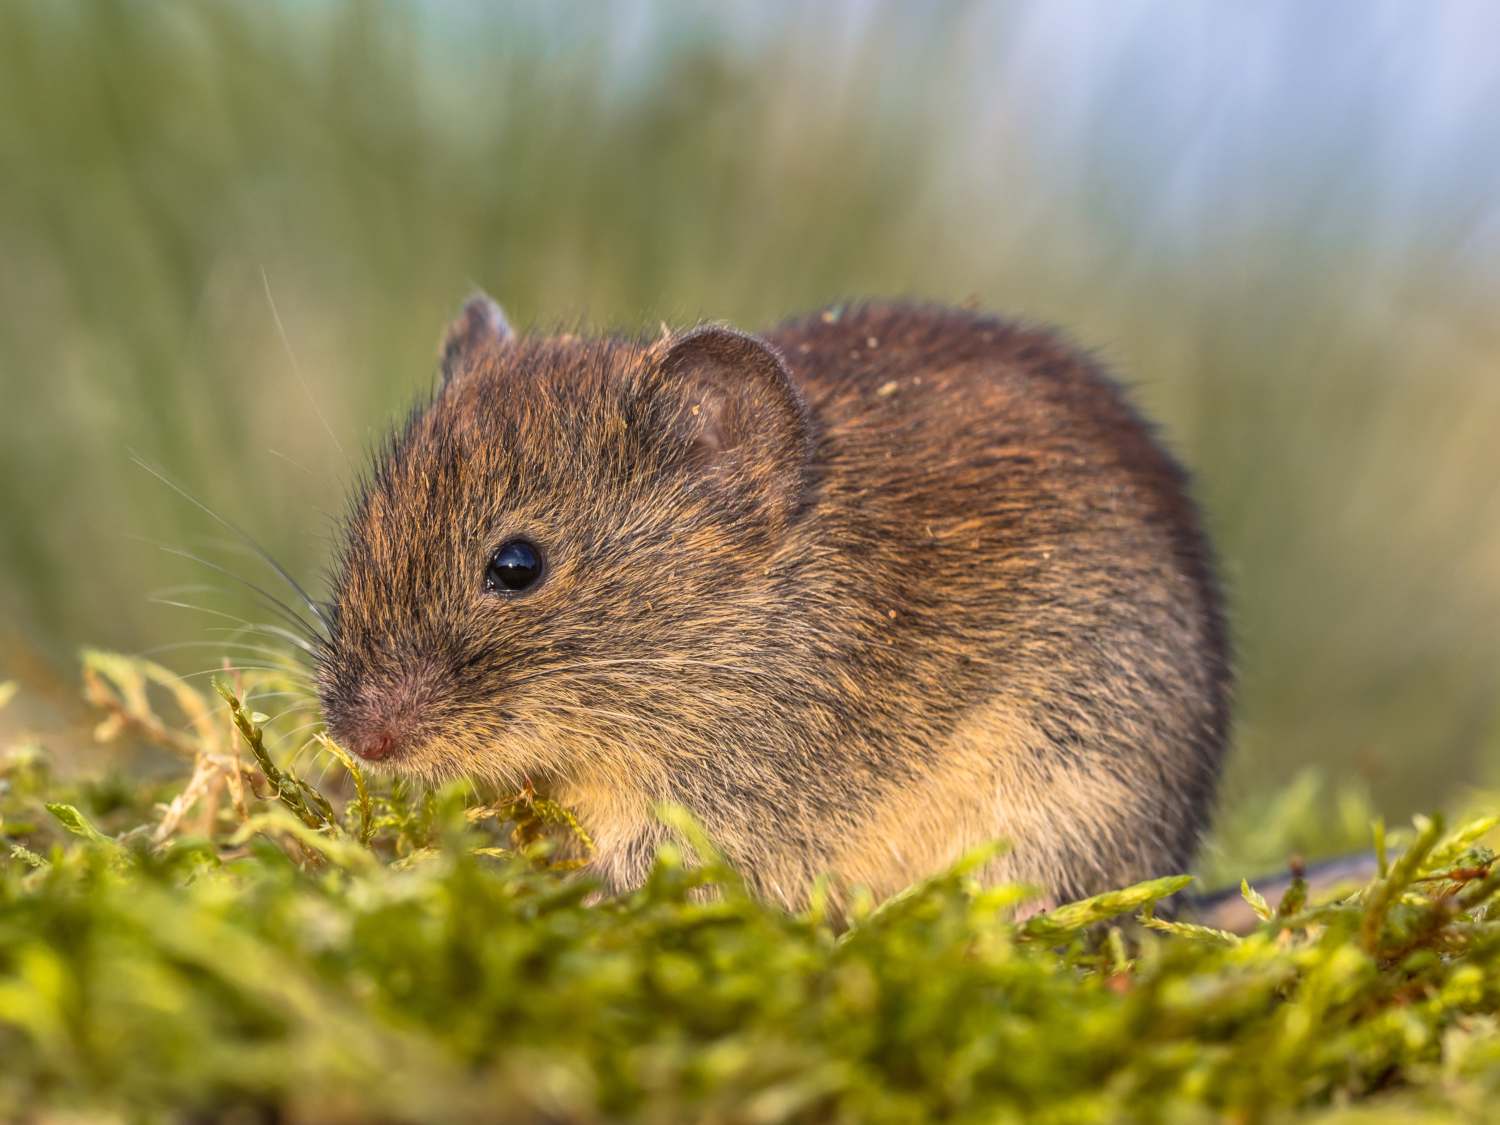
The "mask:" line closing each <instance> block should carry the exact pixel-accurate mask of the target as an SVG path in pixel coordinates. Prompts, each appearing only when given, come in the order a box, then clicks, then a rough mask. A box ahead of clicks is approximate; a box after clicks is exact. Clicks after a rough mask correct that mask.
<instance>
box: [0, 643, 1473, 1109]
mask: <svg viewBox="0 0 1500 1125" xmlns="http://www.w3.org/2000/svg"><path fill="white" fill-rule="evenodd" d="M89 668H90V694H91V696H92V697H93V698H94V700H95V701H96V702H97V703H99V704H101V706H104V707H105V710H106V711H108V712H109V715H110V718H109V719H108V720H107V722H106V726H105V731H104V733H105V734H107V735H109V736H112V737H113V736H115V735H118V734H119V733H121V732H122V731H125V730H135V731H137V732H138V733H139V732H143V731H151V730H155V731H158V732H169V733H171V735H172V738H170V739H167V740H166V742H164V743H162V745H163V746H164V747H165V748H166V749H168V750H176V751H177V752H179V753H184V754H188V755H190V757H191V764H192V771H191V775H190V777H189V778H188V779H187V780H186V781H181V780H179V782H177V783H176V784H173V785H167V786H165V787H164V788H163V789H162V790H160V791H153V790H152V789H151V788H150V787H148V786H138V787H135V788H134V789H131V788H130V787H125V788H124V789H123V791H122V789H121V787H120V786H118V785H115V786H113V787H102V786H100V785H98V784H97V783H93V784H90V783H87V782H84V781H80V780H64V779H60V778H57V777H54V776H52V774H51V773H50V772H49V769H48V766H47V759H46V755H45V752H44V751H43V750H41V749H39V748H37V747H35V746H21V747H16V748H13V749H11V750H10V751H9V752H8V754H7V756H6V757H5V758H4V760H3V766H0V770H3V773H0V778H3V786H0V817H3V820H0V833H3V836H4V844H5V848H4V856H5V858H0V1058H3V1059H4V1060H5V1061H4V1066H3V1067H0V1117H4V1118H6V1119H14V1118H19V1117H28V1116H30V1115H35V1114H44V1113H45V1114H63V1113H70V1112H78V1113H85V1114H104V1115H118V1116H121V1117H124V1118H129V1119H136V1118H145V1119H153V1118H160V1117H180V1116H184V1115H189V1114H192V1113H200V1114H206V1115H208V1116H210V1117H220V1116H226V1115H230V1114H231V1113H233V1112H251V1113H257V1112H258V1113H266V1114H272V1113H275V1114H282V1115H285V1117H286V1118H287V1119H292V1120H309V1121H330V1120H332V1121H337V1120H369V1119H372V1118H378V1119H382V1120H409V1121H431V1120H444V1121H461V1120H485V1121H492V1120H497V1119H521V1120H527V1119H546V1120H563V1121H605V1120H608V1121H616V1120H643V1121H681V1120H687V1119H708V1120H720V1121H765V1122H771V1121H804V1120H805V1121H837V1120H846V1121H913V1120H973V1121H996V1120H1000V1121H1005V1120H1043V1121H1050V1120H1055V1121H1090V1120H1118V1119H1121V1118H1150V1119H1168V1120H1218V1119H1222V1118H1223V1117H1225V1116H1226V1115H1227V1116H1228V1117H1230V1118H1231V1119H1236V1120H1255V1119H1262V1118H1277V1119H1284V1118H1285V1117H1287V1116H1298V1115H1308V1116H1319V1115H1324V1114H1327V1115H1330V1116H1331V1117H1334V1118H1341V1119H1342V1118H1347V1119H1357V1118H1359V1117H1360V1116H1362V1115H1366V1114H1368V1115H1369V1119H1371V1120H1377V1119H1379V1118H1380V1116H1381V1115H1391V1116H1392V1118H1393V1119H1395V1117H1396V1115H1399V1116H1400V1118H1401V1119H1410V1115H1414V1114H1417V1113H1419V1112H1427V1113H1431V1114H1434V1115H1437V1116H1439V1117H1443V1116H1451V1115H1453V1114H1455V1113H1458V1114H1474V1115H1478V1114H1480V1113H1481V1111H1482V1110H1483V1107H1484V1106H1485V1105H1486V1104H1488V1102H1487V1099H1489V1098H1492V1097H1493V1096H1494V1094H1496V1093H1497V1092H1500V1025H1497V1022H1496V1017H1495V1013H1496V1011H1497V1010H1500V922H1497V921H1495V920H1492V919H1491V918H1490V917H1489V914H1490V903H1491V901H1492V898H1493V896H1494V895H1495V893H1496V892H1497V891H1500V867H1494V866H1492V863H1491V861H1492V858H1493V857H1492V856H1491V853H1490V852H1488V851H1487V850H1485V849H1484V848H1483V846H1482V845H1481V844H1480V842H1479V840H1480V837H1481V836H1482V835H1483V834H1484V833H1485V832H1487V831H1488V830H1489V829H1491V828H1493V821H1475V822H1474V823H1472V824H1465V825H1463V826H1461V827H1459V828H1458V829H1456V830H1448V829H1445V828H1444V827H1443V825H1442V822H1441V821H1439V820H1438V819H1436V818H1434V819H1431V820H1426V821H1422V822H1419V824H1418V826H1417V829H1416V832H1415V835H1414V836H1408V837H1407V838H1406V839H1405V840H1404V841H1402V840H1396V841H1395V845H1396V848H1397V849H1399V853H1398V854H1394V858H1393V859H1392V861H1391V862H1390V863H1389V865H1388V867H1387V869H1386V871H1385V874H1384V875H1383V876H1381V877H1380V878H1379V879H1377V880H1376V881H1375V882H1373V883H1372V884H1371V885H1370V886H1368V887H1366V888H1365V889H1364V890H1363V891H1362V892H1361V893H1359V894H1357V895H1354V896H1351V897H1349V898H1347V899H1345V900H1342V901H1338V902H1335V903H1316V902H1315V903H1313V904H1312V905H1310V906H1306V907H1303V908H1301V909H1299V910H1297V911H1296V912H1294V913H1292V914H1290V915H1285V914H1281V915H1278V914H1277V913H1276V906H1275V904H1272V903H1263V904H1259V905H1260V910H1259V913H1261V914H1262V915H1264V916H1265V919H1266V920H1265V921H1263V923H1262V924H1261V927H1260V928H1259V929H1258V930H1256V931H1255V932H1253V933H1251V934H1249V935H1246V936H1243V937H1237V936H1234V935H1227V934H1223V933H1221V932H1219V931H1215V930H1209V929H1206V928H1204V927H1197V926H1193V925H1189V924H1184V923H1181V922H1168V921H1162V920H1159V919H1156V918H1154V917H1153V916H1152V915H1151V913H1150V911H1151V908H1152V905H1153V904H1154V903H1155V902H1156V901H1157V900H1159V899H1161V898H1163V897H1164V896H1166V895H1169V894H1171V893H1173V892H1174V891H1176V890H1177V889H1179V888H1180V887H1181V886H1182V883H1183V880H1182V879H1174V878H1164V879H1160V880H1156V881H1155V882H1153V883H1148V884H1142V885H1141V886H1139V887H1135V888H1128V889H1122V890H1121V891H1119V892H1116V893H1113V894H1110V895H1103V896H1099V897H1098V898H1096V899H1093V900H1090V901H1089V902H1086V903H1080V904H1074V905H1071V906H1066V907H1062V908H1060V909H1058V910H1055V911H1053V912H1051V913H1050V914H1048V915H1045V916H1041V917H1037V918H1033V919H1031V920H1030V921H1027V922H1025V923H1023V924H1019V925H1018V924H1017V923H1016V922H1015V921H1013V917H1012V916H1013V911H1014V909H1015V907H1016V906H1017V905H1018V904H1020V903H1021V902H1023V901H1024V900H1025V898H1026V896H1027V892H1026V891H1025V890H1024V889H1022V888H1013V887H983V886H980V885H978V884H977V883H976V882H975V880H974V879H973V877H972V875H971V871H972V870H973V868H974V867H975V865H976V864H977V863H978V862H979V861H980V860H981V859H982V858H983V857H982V856H976V857H972V858H971V859H970V860H969V861H966V862H965V863H961V864H959V865H958V866H956V867H955V868H954V869H953V870H952V871H950V872H948V873H946V874H944V875H942V876H940V877H937V878H934V879H932V880H929V881H928V882H927V883H924V884H923V885H921V886H919V887H917V888H914V889H913V890H912V891H910V892H908V893H906V894H904V895H901V896H899V897H898V898H896V899H894V900H892V901H890V902H888V903H885V904H883V905H880V906H875V907H866V908H865V909H864V910H863V911H862V912H861V913H860V914H859V916H858V917H857V918H856V919H855V921H854V923H853V925H852V926H851V927H850V928H849V929H848V930H846V931H844V932H842V933H838V932H835V931H834V930H832V929H831V928H830V927H829V926H828V925H827V924H826V923H825V922H824V921H823V919H822V916H821V913H820V911H819V910H818V909H817V907H816V905H815V906H814V907H813V908H812V909H810V910H808V911H807V912H806V913H804V914H802V915H796V916H789V915H786V914H783V913H780V912H778V911H776V910H772V909H768V908H766V907H764V906H762V905H760V904H758V903H757V902H755V901H753V900H752V899H750V898H749V897H748V896H746V895H745V893H744V892H743V890H742V888H741V885H740V883H739V882H738V881H737V880H736V879H735V878H734V877H733V874H732V873H731V872H728V871H726V870H724V869H723V867H722V866H721V864H720V863H719V861H718V859H717V858H716V857H715V856H714V855H713V853H712V851H711V849H709V848H707V847H706V846H704V845H703V844H702V843H701V842H695V840H696V837H695V834H694V832H693V831H692V828H691V825H690V824H688V823H687V822H685V821H683V820H682V817H681V814H680V813H675V812H669V813H668V814H667V815H669V816H671V817H672V818H674V821H675V822H676V823H677V824H678V826H679V828H680V829H681V830H682V831H681V836H682V839H683V840H684V844H683V845H682V848H680V849H668V850H666V851H664V852H663V853H662V854H661V856H660V857H659V859H658V861H657V864H656V867H655V869H654V870H653V872H652V875H651V878H650V880H649V882H648V883H647V885H646V886H645V887H644V888H643V889H642V890H640V891H639V892H637V893H635V894H632V895H629V896H627V897H625V898H623V899H619V900H616V901H608V902H604V903H601V904H597V905H591V904H589V902H588V901H587V900H588V896H589V895H590V893H591V891H592V889H593V888H592V887H591V885H590V883H589V882H588V880H587V879H586V878H585V877H583V876H581V875H579V874H577V873H576V872H572V871H569V870H566V868H567V867H568V866H569V865H568V864H564V863H558V862H555V856H556V855H557V854H559V853H558V852H557V851H556V850H555V848H554V845H555V844H556V843H557V842H559V841H564V840H565V841H572V842H574V843H576V844H581V845H582V846H584V847H585V848H586V846H587V844H586V840H579V839H578V833H577V829H576V825H573V824H571V822H570V821H569V819H568V818H567V815H566V812H565V810H561V809H558V808H557V807H556V806H552V805H549V804H548V803H547V802H545V801H542V800H540V799H539V798H537V797H535V796H534V795H531V794H518V795H513V796H511V797H508V798H502V799H492V800H488V801H484V800H483V798H478V799H476V798H475V796H474V795H473V794H472V791H470V792H469V794H468V795H467V796H465V795H464V794H460V793H458V792H443V793H436V794H430V793H419V792H416V791H414V790H409V789H406V788H404V787H400V786H397V787H393V788H382V787H381V786H378V785H375V784H370V785H368V786H366V785H365V783H364V780H363V779H359V785H358V786H355V785H354V784H353V782H352V779H351V781H350V783H349V784H348V785H347V786H344V787H343V788H346V789H347V790H348V798H347V799H345V798H344V797H343V796H341V795H340V793H339V792H337V791H335V790H336V788H338V787H336V786H334V785H331V784H330V785H326V786H324V787H323V789H324V790H326V792H325V791H323V790H320V788H317V787H314V786H312V785H310V784H309V783H308V782H306V781H305V780H303V779H300V778H298V777H297V776H296V774H295V773H294V772H293V771H292V769H291V767H290V766H289V764H288V763H287V762H286V761H285V760H281V761H277V760H276V755H277V752H278V748H276V747H275V746H267V745H265V743H267V742H271V741H272V740H270V739H266V738H265V737H264V734H263V732H262V731H261V728H260V727H259V725H258V724H257V723H256V721H255V720H254V719H253V718H252V715H253V712H251V711H250V710H249V709H248V708H247V707H242V706H241V705H240V704H239V702H238V695H237V693H236V692H235V691H230V690H229V689H228V688H227V687H226V688H225V692H226V695H227V696H228V697H229V698H230V699H231V700H232V706H233V710H234V719H233V722H234V724H236V725H237V726H238V729H239V731H240V732H241V733H242V734H243V735H244V736H245V738H246V740H247V741H249V742H252V743H256V742H259V743H261V746H260V749H259V751H257V752H256V753H255V755H254V761H255V764H251V759H250V758H248V757H241V756H239V755H238V754H237V753H236V750H235V743H234V742H233V741H231V732H232V731H233V730H234V729H235V727H234V726H233V725H231V719H230V716H229V715H228V714H220V713H218V712H217V711H213V710H210V709H209V704H208V700H207V699H206V698H205V697H203V696H201V695H198V693H196V692H194V691H193V690H192V689H188V688H183V687H181V684H180V681H179V682H178V683H177V685H175V686H174V688H173V693H174V696H175V704H174V706H176V707H177V708H179V709H180V710H181V711H182V712H183V715H182V716H181V720H182V721H181V722H179V721H178V717H177V716H173V717H171V718H165V717H163V716H161V715H160V714H158V713H157V710H156V709H155V708H156V707H157V705H158V703H159V702H160V701H159V700H158V699H157V696H158V695H159V694H160V692H159V690H155V689H148V688H147V687H146V679H147V675H148V673H146V672H144V671H143V670H142V666H140V665H139V664H136V663H132V662H129V661H122V660H116V659H114V658H101V657H99V656H97V655H95V656H91V657H90V664H89ZM253 687H254V685H246V684H243V683H242V684H240V685H239V687H238V692H239V693H244V692H247V691H249V690H253ZM111 701H112V702H111ZM205 719H206V720H207V721H204V720H205ZM336 761H337V760H336ZM345 769H346V770H347V773H351V774H356V775H357V767H355V766H354V763H353V762H352V761H348V762H346V763H345ZM334 776H335V777H336V778H337V777H344V776H346V773H345V772H344V770H341V772H340V773H339V774H338V775H334ZM106 790H107V791H108V792H109V794H110V795H109V797H108V799H107V800H103V801H97V800H95V798H94V794H97V793H100V792H104V791H106ZM188 790H192V791H194V792H195V793H196V797H195V798H194V799H193V800H192V801H190V802H181V801H179V802H176V803H174V800H173V798H174V797H177V796H180V795H181V794H182V793H183V792H185V791H188ZM361 794H363V796H361ZM127 798H128V799H127ZM324 810H326V813H325V811H324ZM205 814H206V815H205ZM164 825H167V826H168V830H167V831H163V830H162V829H163V826H164ZM574 850H576V848H575V849H574ZM695 850H696V851H700V852H701V853H702V854H700V855H691V854H685V851H686V852H688V853H691V852H692V851H695ZM705 885H713V886H715V887H716V888H717V893H716V894H714V895H710V896H708V897H707V898H705V896H704V895H703V894H702V893H701V888H703V887H704V886H705ZM1256 897H1257V896H1255V894H1254V893H1253V892H1248V893H1247V898H1249V899H1250V900H1251V901H1252V904H1255V900H1256ZM1131 914H1136V915H1137V916H1138V917H1139V918H1140V919H1141V922H1144V925H1142V924H1140V923H1139V922H1133V921H1131V920H1130V915H1131ZM1113 918H1118V919H1119V920H1118V922H1117V924H1115V925H1113V926H1108V925H1106V923H1108V922H1109V921H1110V920H1111V919H1113Z"/></svg>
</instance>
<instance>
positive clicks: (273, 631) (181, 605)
mask: <svg viewBox="0 0 1500 1125" xmlns="http://www.w3.org/2000/svg"><path fill="white" fill-rule="evenodd" d="M173 589H178V590H194V589H196V590H206V591H213V590H214V589H215V587H213V586H179V587H175V588H173ZM165 592H166V591H158V593H157V594H153V595H152V596H150V597H148V598H147V599H146V600H147V601H148V602H150V603H151V604H152V605H165V606H171V607H173V608H174V609H188V610H192V611H194V612H195V613H206V614H209V615H211V616H213V617H221V618H223V619H224V620H225V621H234V622H236V623H237V625H236V626H235V627H233V628H230V627H226V626H223V625H217V626H213V627H212V628H209V629H208V630H207V632H210V633H228V634H229V635H230V636H231V637H233V636H237V635H239V634H241V633H247V632H248V633H265V634H267V635H269V636H273V637H276V638H278V639H280V640H284V641H286V642H287V643H288V644H293V645H296V646H297V647H298V648H299V649H301V650H302V651H303V652H305V653H307V654H308V655H309V656H311V657H313V658H314V659H316V658H317V657H318V655H319V653H318V650H317V649H316V648H314V647H313V646H312V645H311V644H309V643H308V641H307V640H306V639H305V638H303V637H301V636H299V635H297V634H296V633H293V632H291V631H290V630H288V629H283V628H281V626H279V625H269V624H267V623H265V622H263V621H246V620H245V619H244V618H243V617H240V616H238V615H236V614H233V613H226V612H224V611H223V610H221V609H214V608H213V607H212V606H206V605H195V604H194V603H192V602H179V601H176V600H174V599H172V598H166V597H161V596H159V595H160V594H161V593H165Z"/></svg>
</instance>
